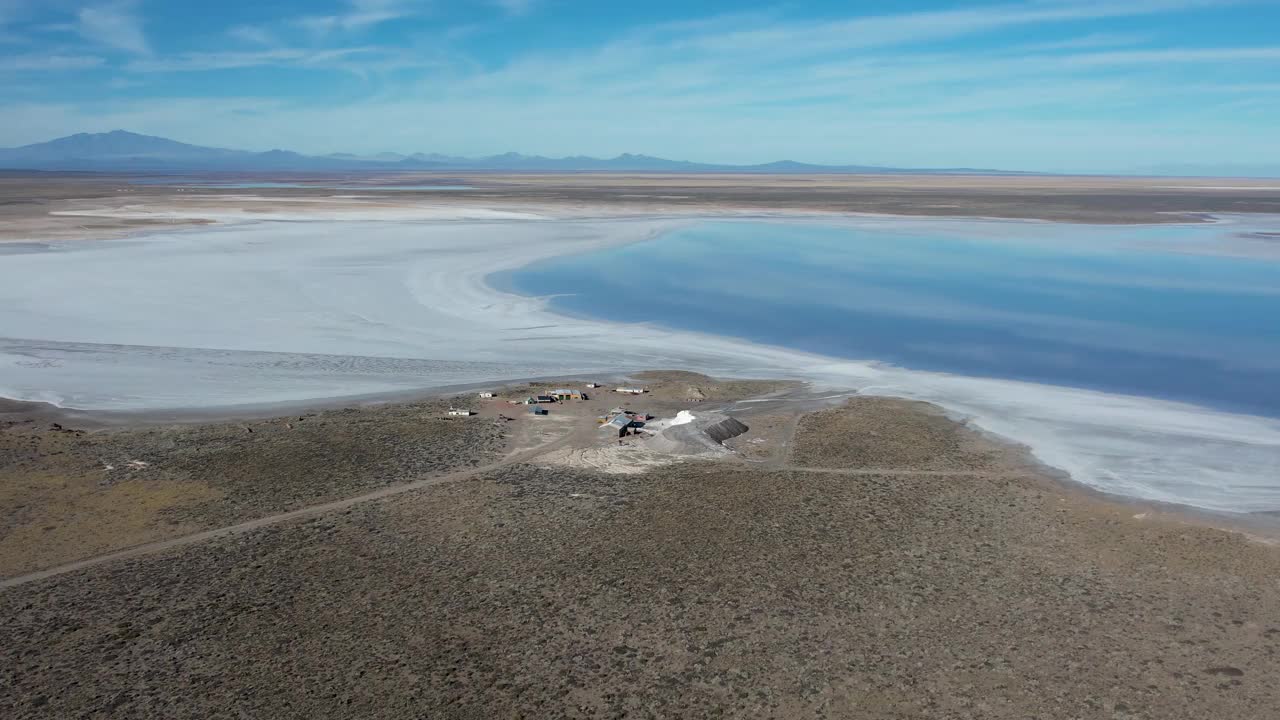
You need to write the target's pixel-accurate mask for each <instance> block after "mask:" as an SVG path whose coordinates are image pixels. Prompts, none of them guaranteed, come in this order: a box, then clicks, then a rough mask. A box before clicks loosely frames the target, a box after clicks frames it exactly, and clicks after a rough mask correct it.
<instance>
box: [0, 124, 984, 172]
mask: <svg viewBox="0 0 1280 720" xmlns="http://www.w3.org/2000/svg"><path fill="white" fill-rule="evenodd" d="M397 167H402V168H425V167H430V168H436V169H449V170H460V171H464V170H489V171H504V170H508V171H526V172H540V171H542V172H686V173H698V172H747V173H750V172H758V173H788V172H790V173H802V172H814V173H822V172H827V173H925V174H940V173H950V174H955V173H961V172H963V173H981V174H1008V173H1001V172H1000V171H996V170H968V169H940V170H925V169H918V170H902V169H898V168H882V167H864V166H859V165H842V166H829V165H812V164H807V163H800V162H793V161H790V160H784V161H780V162H773V163H766V164H763V165H712V164H705V163H695V162H689V161H687V160H667V159H665V158H660V157H654V156H652V155H642V154H636V153H622V154H621V155H618V156H617V157H613V158H608V159H602V158H596V157H588V156H585V155H577V156H571V157H561V158H550V157H543V156H541V155H524V154H521V153H518V152H514V151H512V152H505V153H502V154H501V155H492V156H490V157H484V158H465V157H456V156H452V155H441V154H438V153H429V154H427V153H414V154H412V155H401V154H398V153H392V152H383V153H377V154H373V155H354V154H351V153H333V154H330V155H325V156H313V155H302V154H300V153H296V152H293V151H290V150H283V149H274V150H269V151H267V152H248V151H245V150H226V149H222V148H213V147H202V146H200V145H190V144H187V143H183V142H178V141H176V140H170V139H168V138H162V137H156V136H154V135H142V134H139V133H135V132H130V131H128V130H121V129H115V130H110V131H108V132H102V133H76V134H75V135H68V136H66V137H62V138H58V139H56V140H50V141H48V142H42V143H34V144H32V145H24V146H23V147H18V148H9V149H0V168H13V169H24V170H95V171H106V172H111V171H138V170H148V171H196V172H198V171H201V170H222V171H226V170H237V171H249V172H252V171H254V170H263V171H267V170H272V171H278V170H299V171H307V170H361V169H364V170H377V169H387V168H397Z"/></svg>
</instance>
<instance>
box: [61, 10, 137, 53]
mask: <svg viewBox="0 0 1280 720" xmlns="http://www.w3.org/2000/svg"><path fill="white" fill-rule="evenodd" d="M136 11H137V8H136V4H135V3H133V2H117V3H111V4H104V5H93V6H89V7H84V8H81V9H80V11H79V12H78V13H76V25H75V27H76V30H77V32H79V33H80V35H81V37H83V38H84V39H85V40H88V41H89V42H91V43H94V44H97V45H102V46H105V47H108V48H112V49H115V50H122V51H124V52H129V53H135V54H138V55H147V54H150V52H151V48H150V46H149V44H148V43H147V37H146V34H145V33H144V32H143V29H142V20H141V18H140V17H139V16H138V14H137V12H136Z"/></svg>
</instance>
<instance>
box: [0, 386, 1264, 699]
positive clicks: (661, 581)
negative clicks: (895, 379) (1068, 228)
mask: <svg viewBox="0 0 1280 720" xmlns="http://www.w3.org/2000/svg"><path fill="white" fill-rule="evenodd" d="M568 382H569V381H566V383H568ZM635 382H637V383H643V384H645V385H647V386H648V387H649V389H650V390H651V392H649V393H646V394H645V395H641V396H633V397H627V396H621V395H617V394H615V393H611V392H607V390H606V391H603V392H600V393H599V394H597V395H593V396H592V398H591V399H590V400H588V401H572V402H566V403H560V404H556V405H554V406H552V407H551V414H550V415H548V416H546V417H534V416H531V415H529V414H528V413H527V411H526V409H525V408H523V407H521V406H515V405H509V404H507V402H506V399H507V398H519V397H522V396H524V395H525V394H528V393H529V392H530V391H532V390H537V389H538V388H542V387H548V386H547V385H543V384H539V385H522V386H513V387H510V388H505V389H503V390H502V392H501V396H500V397H498V398H495V399H492V400H479V399H475V398H474V396H472V397H468V398H465V399H464V398H460V399H458V400H456V401H453V402H452V403H451V402H450V401H427V402H421V403H409V404H400V405H391V406H384V407H376V406H374V407H363V408H359V409H355V410H350V411H329V412H323V413H311V414H303V415H295V416H291V418H278V419H275V420H256V421H252V422H245V423H219V424H214V425H185V426H152V427H138V428H133V429H121V428H115V429H106V430H97V431H92V432H80V433H77V432H74V431H68V430H67V429H66V428H63V429H62V430H57V429H53V428H52V427H51V425H50V422H53V421H51V419H50V418H49V417H41V418H39V420H38V421H33V422H30V423H23V422H21V421H20V420H16V419H13V415H15V414H20V413H21V412H23V410H22V409H15V412H14V413H11V414H10V415H9V418H10V419H9V420H8V421H7V422H8V423H10V424H9V425H8V426H7V427H5V428H4V429H3V431H0V439H3V443H4V454H3V455H2V456H0V457H3V462H4V465H3V466H0V478H3V488H4V491H5V495H4V496H3V497H4V502H5V506H4V509H3V512H4V516H5V522H6V524H5V525H4V526H3V527H4V528H5V544H4V546H3V547H4V553H3V562H4V566H3V567H4V568H5V570H4V572H3V574H4V575H7V576H10V580H9V581H6V583H5V586H4V587H2V588H0V614H2V615H3V616H4V617H5V618H6V623H5V624H4V626H3V630H0V711H3V714H4V716H5V717H13V718H65V717H86V718H139V717H165V718H205V717H222V716H228V717H309V718H328V717H332V718H352V717H362V718H410V717H432V718H437V717H438V718H491V717H529V718H551V717H581V718H587V717H788V718H789V717H795V718H801V717H857V718H865V717H884V718H890V717H939V718H961V717H973V718H979V717H981V718H1004V717H1008V718H1026V717H1046V718H1048V717H1055V718H1056V717H1073V718H1150V719H1152V720H1157V719H1159V720H1164V719H1166V718H1204V717H1232V718H1259V719H1261V718H1270V717H1274V711H1275V709H1276V708H1277V707H1280V689H1278V688H1277V686H1276V684H1275V683H1274V682H1272V681H1271V678H1273V677H1275V676H1277V675H1280V622H1278V621H1277V618H1280V584H1278V583H1277V582H1276V578H1277V577H1280V552H1278V551H1277V549H1276V548H1275V547H1274V546H1271V545H1268V544H1266V543H1264V542H1260V541H1257V540H1253V539H1249V538H1247V537H1246V536H1244V535H1241V534H1237V533H1233V532H1227V531H1222V530H1215V529H1211V528H1208V527H1203V526H1198V525H1194V524H1190V523H1189V522H1187V521H1186V520H1185V519H1182V518H1179V517H1176V516H1173V515H1169V514H1166V513H1161V512H1157V511H1154V510H1151V509H1147V508H1141V507H1138V506H1135V505H1132V504H1121V503H1113V502H1109V501H1106V500H1104V499H1101V498H1096V497H1092V496H1089V495H1087V494H1085V493H1082V492H1078V491H1075V490H1072V489H1070V488H1067V487H1064V486H1061V485H1060V484H1058V483H1057V482H1055V481H1054V480H1052V479H1050V478H1046V477H1043V476H1042V474H1041V473H1040V471H1038V470H1037V469H1036V468H1035V466H1034V465H1033V464H1031V463H1029V462H1028V461H1027V459H1026V458H1025V457H1024V456H1023V455H1022V453H1021V452H1020V451H1018V450H1017V449H1015V448H1011V447H1008V446H1004V445H1000V444H997V443H995V442H994V441H992V440H991V439H989V438H987V437H985V436H982V435H979V434H977V433H975V432H974V431H972V430H971V429H969V428H968V427H966V426H965V425H963V424H960V423H957V422H954V421H952V420H950V419H948V418H946V417H945V416H944V415H942V414H941V413H939V412H938V411H937V410H936V409H935V408H933V407H932V406H928V405H924V404H920V403H910V402H905V401H898V400H888V399H883V398H871V397H858V396H854V397H852V398H849V399H848V400H847V401H846V400H844V399H841V398H826V399H822V400H818V399H816V398H815V396H814V395H813V394H812V393H808V392H807V391H806V390H805V389H804V388H802V387H798V386H796V385H795V384H793V383H777V382H742V381H734V382H719V381H714V380H711V379H709V378H705V377H701V376H696V375H692V374H689V373H658V374H652V375H647V376H645V377H641V378H636V379H635ZM743 400H752V401H759V402H746V403H744V402H741V401H743ZM463 402H465V403H467V404H470V405H472V406H474V407H476V408H477V409H478V410H479V413H478V414H477V415H474V416H471V417H465V418H445V417H444V416H443V411H444V410H445V409H446V408H447V407H448V405H450V404H454V405H458V404H461V403H463ZM623 402H628V403H630V406H631V407H633V408H635V409H642V410H647V411H648V412H649V413H651V414H653V415H655V416H657V418H659V419H661V418H664V417H669V416H670V415H673V414H674V413H675V412H676V411H678V410H681V409H688V410H692V411H693V412H694V413H700V412H709V411H711V410H723V411H727V412H731V413H733V414H734V415H735V416H736V417H739V418H741V420H742V421H743V422H745V423H746V424H747V425H748V426H750V428H751V429H750V430H749V431H748V432H747V433H746V434H744V435H741V436H739V437H736V438H734V439H733V440H732V441H730V443H729V444H730V445H731V446H732V447H734V448H736V449H738V452H735V453H731V454H722V455H716V456H708V457H703V456H699V457H690V458H678V457H673V458H656V457H652V456H651V455H652V453H649V451H647V450H646V449H645V447H644V446H645V444H646V442H648V441H646V440H645V439H643V437H628V438H626V439H624V440H623V441H622V442H621V443H620V444H619V442H618V440H616V439H615V438H616V436H610V435H609V433H607V432H604V431H602V430H600V429H599V427H598V425H597V415H598V414H599V413H600V412H602V410H607V409H608V408H609V407H612V406H613V405H618V404H620V403H623ZM300 417H302V418H305V419H304V420H299V418H300ZM505 418H511V419H510V420H507V419H505ZM322 423H323V424H322ZM657 423H658V421H655V427H656V426H657ZM290 426H291V427H290ZM313 428H320V429H319V430H315V429H313ZM250 429H251V430H253V432H252V433H250V432H248V430H250ZM330 438H332V440H330ZM614 448H617V450H614ZM565 450H569V451H571V452H569V453H568V454H566V453H564V452H563V451H565ZM579 451H592V452H594V453H595V456H594V457H596V458H597V460H599V462H598V463H596V464H591V463H583V462H578V461H577V460H575V458H580V457H581V453H580V452H579ZM357 453H363V455H358V457H359V458H360V462H359V465H360V466H361V467H370V468H377V469H378V472H371V473H368V474H367V476H366V474H365V473H360V472H354V471H353V467H352V466H350V465H349V464H348V460H347V458H348V457H349V456H352V455H356V454H357ZM610 453H613V454H610ZM646 453H648V454H649V455H650V456H649V457H647V461H651V462H650V463H649V464H647V465H645V467H643V468H641V470H640V471H639V472H627V471H625V468H624V467H623V466H625V465H626V464H627V463H628V462H629V461H628V458H633V457H634V458H645V457H646ZM137 459H141V460H143V461H144V462H147V463H148V465H147V466H146V467H145V468H135V469H133V470H129V471H127V474H126V475H123V476H120V477H117V476H115V475H113V473H114V472H115V471H114V470H112V471H107V470H104V469H103V467H102V466H101V464H100V463H101V462H102V461H104V460H105V461H107V462H108V463H109V464H111V465H113V466H117V465H118V464H127V463H128V462H130V461H131V460H137ZM294 462H296V463H297V466H296V468H294V467H293V466H292V463H294ZM95 478H96V480H95ZM104 479H110V481H109V482H102V480H104ZM120 488H128V490H127V491H122V490H121V489H120ZM342 497H347V498H348V499H351V498H357V499H358V498H364V500H363V501H351V502H344V501H341V500H337V501H335V498H342ZM321 503H327V504H321ZM317 504H321V505H319V507H317ZM139 505H141V506H143V511H137V510H136V507H137V506H139ZM19 506H20V507H19ZM308 507H311V508H314V511H306V508H308ZM299 509H301V510H303V511H304V512H301V513H295V514H292V515H289V514H285V515H281V514H280V513H282V511H283V512H287V511H289V510H299ZM254 517H256V518H257V519H258V520H260V521H263V522H261V523H260V524H258V525H252V524H251V522H250V523H249V524H246V523H245V522H244V521H246V520H248V519H250V518H254ZM172 519H176V520H178V521H179V524H177V525H174V524H172V523H170V520H172ZM41 523H43V524H44V525H43V526H42V527H36V525H37V524H41ZM236 523H240V524H239V525H236ZM64 525H65V527H63V526H64ZM45 526H50V529H48V530H44V529H43V528H44V527H45ZM118 527H129V528H133V529H132V530H129V531H128V532H124V531H118V530H116V528H118ZM220 527H221V528H230V529H229V530H228V531H226V532H222V533H219V532H211V533H210V534H207V535H204V536H200V537H198V538H197V539H196V540H193V541H190V542H182V543H176V544H170V545H165V544H163V542H160V543H154V544H152V545H149V546H148V545H142V546H138V547H137V548H136V551H134V552H132V553H131V552H130V551H127V550H126V551H125V552H123V553H122V554H120V555H117V556H115V557H110V556H108V557H106V558H102V557H101V556H100V557H99V559H98V560H91V561H90V562H88V563H86V564H84V565H83V566H81V567H65V566H64V567H62V568H61V569H56V570H55V572H54V573H52V574H49V575H47V576H39V575H30V574H29V575H25V576H23V575H17V573H22V572H27V571H29V570H30V569H32V568H37V567H44V568H48V567H50V566H52V565H56V564H60V563H65V562H68V561H70V560H72V559H75V558H77V557H80V558H83V557H85V556H87V555H94V554H98V553H101V552H104V551H107V550H108V549H111V548H117V549H123V548H126V547H127V546H129V545H136V544H137V543H139V542H142V543H146V542H149V541H152V540H151V539H152V538H164V537H168V538H180V537H182V533H189V532H192V531H194V530H197V529H205V530H212V531H217V530H218V529H219V528H220ZM15 532H20V533H24V535H23V537H25V538H27V539H26V540H24V541H23V542H17V541H14V540H10V538H11V537H12V536H13V534H14V533H15ZM38 532H48V533H52V535H51V537H59V538H64V540H63V541H60V542H43V541H41V540H40V539H38V537H39V536H38ZM33 533H37V534H33ZM130 533H132V534H130ZM72 537H88V538H98V540H97V541H96V543H97V544H92V543H91V544H88V545H77V544H75V543H71V542H69V541H68V540H66V539H67V538H72ZM187 537H190V536H187ZM152 542H154V541H152Z"/></svg>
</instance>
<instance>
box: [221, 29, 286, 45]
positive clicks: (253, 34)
mask: <svg viewBox="0 0 1280 720" xmlns="http://www.w3.org/2000/svg"><path fill="white" fill-rule="evenodd" d="M227 35H228V36H229V37H231V38H232V39H235V40H239V41H240V42H245V43H249V44H251V45H276V44H278V43H279V39H278V38H277V37H276V34H275V33H273V32H271V31H270V30H268V29H266V28H264V27H261V26H258V25H236V26H234V27H232V28H229V29H228V30H227Z"/></svg>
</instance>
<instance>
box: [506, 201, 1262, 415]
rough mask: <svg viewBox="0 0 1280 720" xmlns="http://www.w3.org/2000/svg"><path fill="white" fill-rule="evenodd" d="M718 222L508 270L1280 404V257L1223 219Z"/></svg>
mask: <svg viewBox="0 0 1280 720" xmlns="http://www.w3.org/2000/svg"><path fill="white" fill-rule="evenodd" d="M902 225H905V227H902V226H898V225H895V224H893V223H879V224H876V223H872V224H861V225H853V224H850V225H830V226H827V225H817V224H808V223H805V224H801V223H794V222H760V221H730V222H707V223H703V224H698V225H694V226H690V227H685V228H681V229H678V230H675V231H671V232H668V233H666V234H664V235H662V236H660V237H658V238H656V239H653V240H650V241H647V242H641V243H636V244H632V245H627V246H622V247H613V248H608V249H603V250H598V251H595V252H591V253H588V254H583V255H577V256H571V257H557V258H552V259H549V260H544V261H542V262H538V263H536V264H534V265H532V266H529V267H526V268H523V269H519V270H515V271H511V272H507V273H503V274H502V275H501V276H500V277H498V278H496V279H495V280H496V282H498V283H499V284H501V285H503V286H505V287H507V288H508V289H512V290H514V291H516V292H519V293H522V294H527V295H537V296H549V297H550V298H551V300H550V303H551V308H552V309H554V310H557V311H560V312H565V313H570V314H574V315H579V316H586V317H593V318H600V319H605V320H611V321H619V322H629V323H635V322H645V323H658V324H660V325H663V326H667V327H671V328H678V329H683V330H695V331H700V332H706V333H714V334H718V335H728V336H732V337H736V338H741V339H744V340H749V341H752V342H757V343H766V344H770V345H778V346H784V347H788V348H794V349H799V350H804V351H807V352H813V353H819V354H822V355H828V356H835V357H841V358H849V359H857V360H878V361H884V362H888V363H892V364H894V365H897V366H901V367H904V368H910V369H918V370H931V371H939V372H945V373H953V374H958V375H966V376H977V377H990V378H1002V379H1013V380H1024V381H1031V382H1036V383H1047V384H1053V385H1064V386H1070V387H1078V388H1087V389H1092V390H1100V391H1105V392H1109V393H1124V394H1129V395H1139V396H1144V397H1152V398H1161V399H1170V400H1179V401H1185V402H1190V403H1195V404H1198V405H1204V406H1209V407H1214V408H1218V409H1222V410H1229V411H1233V412H1245V413H1251V414H1259V415H1267V416H1272V417H1280V262H1277V261H1275V260H1266V259H1249V258H1240V257H1219V256H1214V255H1208V254H1188V253H1187V252H1185V251H1186V250H1187V249H1189V248H1194V247H1196V244H1197V243H1200V242H1203V241H1204V240H1205V239H1206V238H1209V237H1213V236H1215V235H1219V234H1222V233H1223V232H1225V230H1224V229H1223V228H1222V227H1221V226H1168V227H1149V226H1148V227H1089V226H1046V225H1043V224H1031V223H1026V224H1018V223H1007V224H1004V225H1003V226H1002V228H1001V230H1000V232H998V233H993V232H992V231H991V227H990V224H980V223H975V224H972V225H966V224H965V223H955V224H952V225H943V224H939V223H934V224H924V225H922V224H916V223H903V224H902Z"/></svg>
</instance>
